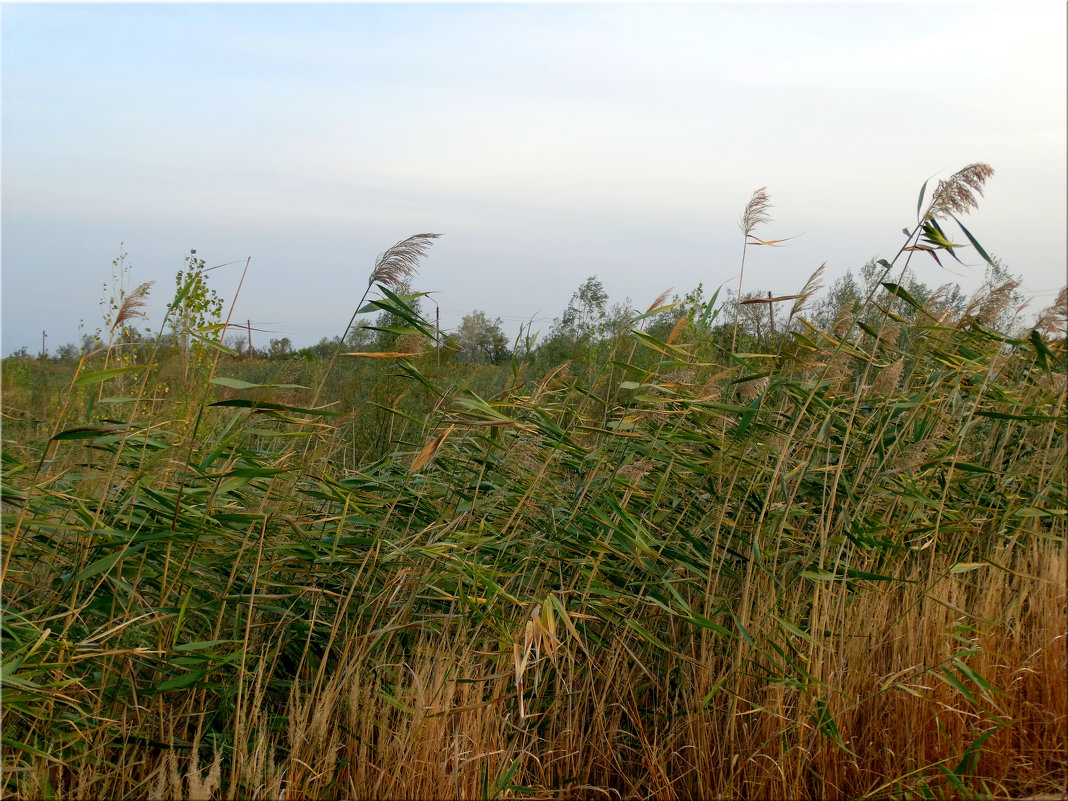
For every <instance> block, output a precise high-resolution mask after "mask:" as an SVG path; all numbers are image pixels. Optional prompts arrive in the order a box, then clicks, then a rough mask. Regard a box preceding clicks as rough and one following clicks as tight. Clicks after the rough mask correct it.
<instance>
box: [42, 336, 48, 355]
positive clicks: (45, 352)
mask: <svg viewBox="0 0 1068 801" xmlns="http://www.w3.org/2000/svg"><path fill="white" fill-rule="evenodd" d="M47 336H48V334H46V333H45V332H44V331H42V332H41V358H42V359H43V358H44V357H45V356H47V355H48V351H47V350H46V349H45V337H47Z"/></svg>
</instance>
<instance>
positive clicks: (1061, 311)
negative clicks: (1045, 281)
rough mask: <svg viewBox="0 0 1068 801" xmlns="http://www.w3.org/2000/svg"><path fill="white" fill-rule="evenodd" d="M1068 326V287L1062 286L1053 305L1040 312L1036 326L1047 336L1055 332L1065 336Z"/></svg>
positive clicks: (1067, 332)
mask: <svg viewBox="0 0 1068 801" xmlns="http://www.w3.org/2000/svg"><path fill="white" fill-rule="evenodd" d="M1066 326H1068V287H1061V291H1060V292H1059V293H1058V295H1057V299H1056V300H1055V301H1053V303H1052V305H1050V306H1047V307H1046V308H1045V309H1043V310H1042V311H1041V312H1039V315H1038V319H1037V320H1035V328H1037V329H1038V330H1039V331H1041V332H1042V333H1043V334H1045V335H1046V336H1052V335H1054V334H1056V335H1058V336H1060V337H1064V336H1065V335H1066V334H1068V331H1066V330H1065V327H1066Z"/></svg>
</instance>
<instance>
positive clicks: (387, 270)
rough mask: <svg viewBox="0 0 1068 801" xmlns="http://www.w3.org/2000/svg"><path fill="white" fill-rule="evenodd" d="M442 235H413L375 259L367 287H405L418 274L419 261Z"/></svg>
mask: <svg viewBox="0 0 1068 801" xmlns="http://www.w3.org/2000/svg"><path fill="white" fill-rule="evenodd" d="M439 236H441V234H413V235H412V236H410V237H408V238H407V239H404V240H401V241H400V242H398V243H397V244H396V245H394V246H393V247H391V248H390V249H389V250H387V251H386V252H385V253H381V254H379V256H378V258H377V259H375V268H374V269H373V270H372V271H371V275H370V277H369V278H368V279H367V286H371V285H372V284H385V285H386V286H389V287H393V288H397V287H400V286H404V285H406V284H407V283H408V281H410V280H411V278H412V276H414V275H415V274H416V272H417V271H418V268H419V259H421V258H422V257H423V256H425V255H426V252H427V250H429V249H430V246H431V245H432V244H433V240H435V239H437V238H438V237H439Z"/></svg>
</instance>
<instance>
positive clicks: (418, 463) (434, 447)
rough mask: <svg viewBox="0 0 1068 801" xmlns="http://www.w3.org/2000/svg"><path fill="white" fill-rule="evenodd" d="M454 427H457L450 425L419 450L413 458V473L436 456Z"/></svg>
mask: <svg viewBox="0 0 1068 801" xmlns="http://www.w3.org/2000/svg"><path fill="white" fill-rule="evenodd" d="M454 428H456V426H454V425H453V426H449V427H448V428H446V429H445V430H444V431H442V432H441V433H440V434H438V436H436V437H434V439H432V440H430V442H428V443H427V444H426V447H425V448H423V450H421V451H419V454H418V455H417V456H416V457H415V459H414V460H412V467H411V471H412V472H413V473H414V472H416V471H417V470H419V468H420V467H422V466H423V465H425V464H426V463H427V462H429V461H430V460H431V459H433V458H434V454H436V453H437V452H438V451H439V450H440V449H441V446H442V445H444V444H445V439H446V438H447V437H448V436H449V434H451V433H452V430H453V429H454Z"/></svg>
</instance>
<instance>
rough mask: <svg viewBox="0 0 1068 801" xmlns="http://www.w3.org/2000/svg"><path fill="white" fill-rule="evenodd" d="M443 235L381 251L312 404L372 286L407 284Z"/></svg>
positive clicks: (421, 236)
mask: <svg viewBox="0 0 1068 801" xmlns="http://www.w3.org/2000/svg"><path fill="white" fill-rule="evenodd" d="M439 236H441V234H412V235H411V236H410V237H408V238H407V239H402V240H401V241H400V242H398V243H397V244H395V245H394V246H393V247H391V248H390V249H389V250H387V251H386V252H385V253H380V254H379V255H378V257H377V258H376V259H375V266H374V269H372V270H371V274H370V275H369V276H368V277H367V289H365V290H364V292H363V296H362V297H361V298H360V302H359V303H357V304H356V311H354V312H353V313H352V317H351V318H350V319H349V324H348V325H347V326H345V331H344V332H343V333H342V334H341V339H340V340H339V341H338V343H337V347H336V348H335V349H334V355H333V356H331V357H330V363H329V364H327V366H326V369H325V370H324V371H323V377H322V379H321V380H320V381H319V387H318V389H316V390H315V395H314V396H313V397H312V404H311V405H312V406H315V404H316V403H317V402H318V401H319V395H320V394H322V391H323V387H324V386H326V379H327V378H328V377H329V375H330V370H331V369H332V368H333V366H334V362H336V361H337V356H338V354H339V353H341V348H342V347H343V346H344V344H345V339H346V337H348V335H349V331H351V330H352V324H353V323H355V322H356V315H357V314H359V313H360V309H362V308H363V304H364V301H365V300H367V295H368V293H370V291H371V287H372V286H374V285H375V284H380V285H382V286H388V287H392V288H393V289H399V288H401V287H407V285H408V281H409V280H410V279H411V278H412V276H414V275H415V274H416V273H417V272H418V271H419V259H421V258H422V257H423V256H425V255H426V252H427V250H429V249H430V246H431V245H432V244H433V243H434V242H433V241H434V240H435V239H437V238H438V237H439Z"/></svg>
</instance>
